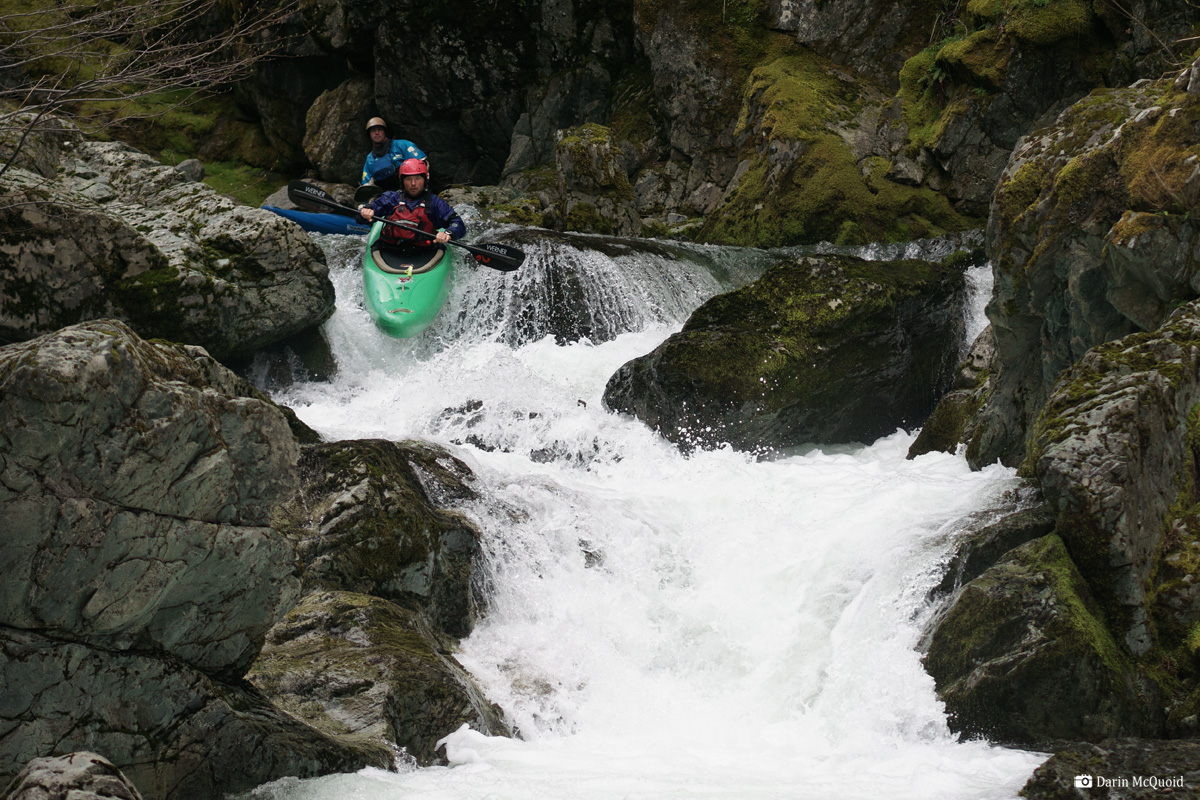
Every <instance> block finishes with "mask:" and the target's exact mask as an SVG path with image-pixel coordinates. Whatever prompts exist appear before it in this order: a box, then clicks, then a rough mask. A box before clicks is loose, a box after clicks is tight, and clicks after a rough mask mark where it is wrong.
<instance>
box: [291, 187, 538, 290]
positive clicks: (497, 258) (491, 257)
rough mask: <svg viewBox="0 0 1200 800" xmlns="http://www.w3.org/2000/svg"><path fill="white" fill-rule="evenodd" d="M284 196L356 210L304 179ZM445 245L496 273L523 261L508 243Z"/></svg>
mask: <svg viewBox="0 0 1200 800" xmlns="http://www.w3.org/2000/svg"><path fill="white" fill-rule="evenodd" d="M288 197H290V198H291V199H292V202H293V203H295V204H296V205H301V204H302V203H305V202H312V203H319V204H321V205H323V206H328V207H329V208H332V209H334V210H335V211H339V212H341V213H343V214H346V215H347V216H351V217H357V216H358V209H354V208H351V207H350V206H344V205H342V204H341V203H339V202H337V201H336V200H334V199H333V198H332V197H331V196H330V195H329V193H328V192H326V191H324V190H322V189H321V188H320V187H319V186H313V185H312V184H311V183H305V182H304V181H291V182H290V183H288ZM377 219H378V218H377ZM379 221H380V222H383V223H386V224H388V225H394V226H396V227H397V228H404V230H406V231H411V232H412V233H415V234H416V235H418V236H424V237H425V238H426V239H434V238H436V237H435V236H434V235H433V234H432V233H426V232H425V231H423V230H419V229H417V228H413V227H410V226H409V225H405V224H403V223H400V222H395V221H393V220H390V219H379ZM449 244H452V245H454V246H455V247H461V248H462V249H463V250H466V251H467V252H468V253H470V254H471V255H472V256H474V257H475V260H476V261H478V262H479V263H480V264H482V265H483V266H485V267H490V268H491V269H494V270H499V271H500V272H512V271H513V270H514V269H516V268H517V267H519V266H521V264H522V262H524V261H525V253H523V252H522V251H520V250H518V249H517V248H515V247H509V246H508V245H504V244H496V243H495V242H485V243H484V244H478V245H473V244H463V243H462V242H456V241H454V240H453V239H452V240H450V242H449Z"/></svg>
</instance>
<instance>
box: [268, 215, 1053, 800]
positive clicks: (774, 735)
mask: <svg viewBox="0 0 1200 800" xmlns="http://www.w3.org/2000/svg"><path fill="white" fill-rule="evenodd" d="M320 238H321V239H322V243H323V245H324V246H325V247H326V249H327V252H328V254H329V262H330V269H331V273H332V277H333V279H334V282H335V284H336V287H337V292H338V301H337V304H338V310H337V312H336V314H335V315H334V317H333V318H332V319H331V320H330V321H329V322H328V323H326V326H325V334H326V337H327V338H328V340H329V342H330V344H331V346H332V348H333V351H334V353H335V355H336V357H337V363H338V369H337V373H336V375H335V376H334V378H333V379H332V380H331V381H328V382H307V383H306V382H300V383H297V384H295V385H293V386H292V387H291V388H289V389H287V390H281V391H279V392H278V393H277V399H279V400H280V401H281V402H284V403H287V404H288V405H291V406H292V407H293V408H295V410H296V412H297V413H298V414H299V415H300V417H301V418H302V419H303V420H304V421H305V422H307V423H308V424H309V425H311V426H312V427H314V428H316V429H317V430H319V431H320V432H321V433H322V434H324V435H325V436H326V437H327V438H337V439H351V438H372V437H382V438H388V439H396V440H399V439H408V438H421V439H428V440H432V441H434V442H437V443H440V444H442V445H443V446H446V447H448V448H449V449H450V450H452V451H453V452H454V453H455V455H456V456H458V457H459V458H461V459H462V460H463V461H465V462H466V463H467V464H468V465H470V467H471V468H472V470H474V472H475V473H476V475H477V477H478V482H477V485H476V488H477V489H478V491H479V493H480V496H481V498H482V499H481V500H479V501H477V502H476V503H475V504H474V505H472V506H470V507H468V508H465V509H463V510H464V511H465V512H466V513H467V514H468V515H469V516H471V517H472V518H473V520H474V521H475V522H476V524H477V525H478V526H479V528H480V529H481V531H482V532H483V535H484V539H485V542H484V548H485V551H486V556H487V563H486V564H485V565H484V568H485V569H486V571H487V578H488V581H487V582H488V584H489V585H490V586H491V587H492V591H491V595H490V597H489V599H488V603H489V606H488V612H487V615H486V617H485V618H483V619H482V620H481V622H480V624H479V625H478V626H477V628H476V630H475V632H474V634H472V635H471V637H470V638H468V639H467V640H466V641H464V642H463V645H462V651H461V653H459V654H458V659H459V661H460V662H461V663H462V664H463V665H464V666H466V667H467V668H468V669H469V670H470V671H471V672H472V673H473V674H474V675H475V677H476V679H477V680H478V681H479V683H480V685H481V686H482V687H483V688H484V690H485V691H486V692H487V694H488V695H489V697H490V698H491V699H492V700H493V701H494V702H496V703H497V704H498V705H499V706H500V707H501V708H503V709H504V711H505V712H506V714H507V715H508V718H509V720H510V722H511V723H512V724H513V725H514V726H515V728H516V729H518V730H519V731H520V734H521V738H519V739H505V738H490V737H485V736H483V735H481V734H478V733H476V732H474V731H471V730H469V729H466V728H464V729H462V730H458V731H447V734H448V736H447V738H446V740H445V752H446V755H447V757H448V759H449V762H450V765H449V766H446V767H432V768H424V769H415V768H408V769H405V770H402V771H401V772H399V773H387V772H382V771H378V770H366V771H363V772H361V773H357V774H353V775H338V776H329V777H325V778H320V779H314V780H307V781H297V780H295V779H285V780H282V781H277V782H275V783H273V784H269V785H267V786H263V787H260V788H259V789H258V790H256V791H255V792H254V793H253V796H254V797H256V798H264V799H269V800H285V799H286V800H300V799H303V800H343V799H344V798H351V797H353V798H367V799H369V800H375V799H376V798H379V799H380V800H382V799H383V798H394V799H395V800H401V798H403V800H418V799H420V800H426V799H430V800H432V799H433V798H438V799H439V800H440V799H443V798H444V799H445V800H468V799H469V798H479V799H480V800H482V798H489V799H492V798H494V799H497V800H499V799H501V798H511V799H512V800H532V799H535V798H554V799H555V800H560V799H561V800H566V799H568V798H569V799H570V800H591V799H593V798H594V799H595V800H601V799H603V800H614V799H615V798H640V799H642V800H658V799H659V798H728V799H730V800H766V799H767V798H814V799H817V798H819V799H820V800H837V799H847V800H848V799H849V798H864V799H865V798H870V799H871V800H876V799H877V798H889V799H890V800H898V799H900V798H912V800H936V799H937V798H945V800H966V799H967V798H995V799H996V800H999V799H1000V798H1015V797H1016V795H1017V792H1018V791H1019V790H1020V788H1021V786H1022V785H1023V784H1024V783H1025V781H1026V780H1027V779H1028V778H1029V776H1030V774H1031V773H1032V771H1033V770H1034V768H1035V767H1036V766H1037V765H1038V764H1039V763H1040V762H1041V761H1042V760H1044V758H1045V756H1044V755H1041V754H1036V753H1026V752H1022V751H1016V750H1007V749H1004V748H999V747H996V746H993V745H991V744H988V743H986V742H978V741H976V742H958V741H957V740H956V738H955V737H954V736H953V735H951V733H950V732H949V730H948V728H947V725H946V721H945V715H944V712H943V709H942V707H941V704H940V703H939V702H938V700H937V698H936V697H935V694H934V687H933V681H932V679H931V678H930V677H929V676H928V675H927V674H926V673H925V672H924V671H923V669H922V667H921V662H920V653H919V652H918V651H919V646H920V637H921V635H922V628H923V624H924V623H925V622H926V621H927V619H928V618H929V616H930V615H931V614H932V613H933V609H931V608H930V607H929V604H928V602H927V600H926V595H927V593H928V590H929V589H930V587H931V586H933V585H934V584H935V583H936V582H937V581H938V580H939V579H940V567H941V565H942V564H944V562H945V560H946V559H947V557H948V555H949V553H950V550H951V548H952V546H953V543H954V541H955V537H956V535H958V534H959V533H960V532H961V529H962V525H963V522H964V520H965V519H966V518H968V517H970V516H971V515H973V514H979V513H981V512H983V511H986V509H988V508H990V507H994V506H995V505H997V504H998V503H1000V502H1001V500H1002V498H1004V497H1005V496H1006V495H1008V494H1011V493H1012V491H1013V490H1014V488H1015V486H1016V478H1015V475H1014V474H1013V472H1012V471H1011V470H1007V469H1003V468H1001V467H999V466H996V467H994V468H990V469H985V470H983V471H981V472H971V471H970V470H969V469H968V468H967V466H966V463H965V461H964V460H963V459H962V458H961V457H954V456H950V455H946V454H930V455H925V456H921V457H920V458H917V459H915V460H912V461H909V460H906V459H905V454H906V451H907V449H908V446H909V444H910V443H911V441H912V439H913V436H914V435H915V432H905V431H897V432H896V433H895V434H893V435H891V436H888V437H885V438H884V439H881V440H880V441H877V442H874V443H872V444H869V445H866V446H861V445H855V446H849V445H848V446H844V447H826V448H820V449H811V450H808V451H804V452H798V453H792V454H789V455H786V456H781V457H779V458H777V459H774V460H768V461H754V460H753V459H751V458H749V457H747V456H745V455H743V454H740V453H736V452H733V451H732V450H728V449H726V450H718V451H712V452H700V453H695V454H693V455H691V456H687V457H685V456H683V455H681V454H680V453H679V452H678V451H677V450H676V449H675V448H674V447H672V446H671V445H669V444H667V443H666V442H665V441H663V440H662V439H660V438H659V437H657V436H656V435H655V434H654V433H653V432H652V431H650V430H649V429H647V428H646V427H645V426H644V425H642V424H641V423H639V422H637V421H635V420H632V419H628V418H623V417H618V416H616V415H613V414H609V413H607V412H606V411H605V410H604V408H603V407H602V403H601V395H602V393H603V390H604V385H605V382H606V381H607V379H608V377H609V376H610V375H612V373H613V372H615V371H616V369H617V368H618V367H620V366H621V365H622V364H623V363H625V362H626V361H628V360H629V359H631V358H634V357H636V356H638V355H641V354H644V353H646V352H649V351H650V350H652V349H653V348H654V347H655V346H657V345H658V344H659V343H660V342H661V341H662V340H664V339H665V338H666V337H667V336H669V335H670V334H671V333H673V332H674V331H677V330H678V329H679V328H680V326H681V325H682V324H683V321H684V320H685V319H686V318H687V316H688V314H689V313H690V312H691V311H692V310H693V309H694V308H695V307H696V306H698V305H699V304H700V303H701V302H703V301H704V300H705V299H706V298H708V297H710V296H712V295H713V294H715V293H717V292H720V291H725V290H727V289H728V288H730V287H732V286H736V285H740V284H741V283H745V282H746V281H748V280H750V279H752V278H753V277H754V276H755V275H757V274H758V273H760V272H761V271H762V270H763V269H764V268H765V267H766V266H767V264H768V263H769V261H770V256H769V255H768V254H763V253H757V252H751V251H737V250H730V249H717V248H702V247H688V248H684V247H676V246H673V245H672V246H666V245H661V246H660V245H650V246H647V247H646V248H640V247H637V246H635V245H633V244H622V243H616V242H607V241H602V240H588V239H571V240H563V241H557V240H549V241H541V240H539V241H536V242H534V243H533V244H530V245H526V244H524V243H523V244H522V247H525V248H526V250H527V252H528V254H529V257H528V259H527V261H526V262H525V264H524V266H522V268H521V269H520V270H518V271H517V272H514V273H508V274H501V273H498V272H493V271H490V270H486V269H481V268H480V269H473V268H471V267H469V266H464V267H461V268H458V274H457V276H456V288H455V291H454V293H453V295H452V296H451V299H450V301H449V304H448V305H447V307H446V309H445V310H444V311H443V313H442V316H441V318H440V319H439V320H438V321H437V322H436V323H435V324H434V326H433V327H432V328H430V329H429V330H428V331H427V332H426V333H425V334H424V335H423V336H422V337H420V338H419V339H417V340H414V341H395V340H391V339H388V338H386V337H385V336H383V335H382V334H380V333H379V332H377V331H376V330H374V329H373V327H372V325H371V323H370V320H369V319H368V318H367V315H366V313H365V312H364V311H363V309H362V307H361V295H362V289H361V285H360V276H359V267H358V264H359V259H360V257H361V248H362V242H361V240H355V239H350V238H344V237H334V236H328V237H320ZM976 277H978V276H976ZM981 302H982V300H979V301H978V303H981ZM970 313H971V314H972V315H973V320H974V321H973V322H972V324H971V326H970V327H972V334H973V333H975V332H977V331H978V329H979V328H980V327H981V323H980V322H979V320H980V319H981V317H982V315H981V312H980V310H979V308H975V309H973V310H971V311H970Z"/></svg>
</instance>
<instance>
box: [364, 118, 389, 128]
mask: <svg viewBox="0 0 1200 800" xmlns="http://www.w3.org/2000/svg"><path fill="white" fill-rule="evenodd" d="M386 127H387V123H386V122H384V121H383V118H382V117H371V118H370V119H369V120H367V130H371V128H386Z"/></svg>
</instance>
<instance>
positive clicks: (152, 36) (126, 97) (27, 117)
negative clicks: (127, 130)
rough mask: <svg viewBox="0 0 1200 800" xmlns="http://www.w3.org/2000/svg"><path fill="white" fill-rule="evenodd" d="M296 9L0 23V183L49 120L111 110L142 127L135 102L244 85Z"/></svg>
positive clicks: (215, 9)
mask: <svg viewBox="0 0 1200 800" xmlns="http://www.w3.org/2000/svg"><path fill="white" fill-rule="evenodd" d="M295 9H296V0H279V2H276V3H271V2H266V3H252V2H238V0H132V2H124V3H122V2H114V0H102V2H100V3H98V4H96V3H72V2H61V3H52V2H47V3H46V4H45V8H44V9H43V10H38V11H28V12H21V13H15V14H9V15H6V16H5V17H4V18H3V19H2V20H0V159H3V163H0V176H2V175H3V174H4V173H5V172H6V171H7V170H8V169H10V168H11V166H12V164H13V163H14V161H15V159H16V157H17V155H18V153H19V152H20V151H21V149H22V148H23V147H24V146H25V145H26V144H27V141H28V137H29V135H30V134H31V133H32V132H34V131H35V130H38V129H39V128H40V126H41V125H42V123H43V122H44V120H45V118H46V117H47V116H48V115H53V116H57V117H66V118H74V117H77V116H79V115H80V114H82V113H83V112H84V110H85V109H87V108H89V107H91V108H97V109H99V108H103V109H115V111H114V112H113V114H114V119H113V121H120V120H125V121H127V120H129V119H132V118H138V117H142V118H144V117H145V116H146V115H145V114H139V113H138V112H135V111H133V110H132V108H131V104H132V103H133V101H136V100H139V99H143V98H146V97H150V96H154V95H163V94H165V93H168V92H172V91H177V90H208V89H213V88H218V87H222V86H228V85H229V84H231V83H232V82H234V81H236V80H237V79H239V78H242V77H244V76H245V75H247V74H249V72H250V70H251V69H252V68H253V67H254V65H255V64H257V63H258V62H260V61H262V60H263V59H266V58H270V57H272V56H273V55H276V54H277V53H278V52H279V51H280V50H281V49H282V47H283V46H284V44H285V42H284V41H283V40H281V39H280V38H278V36H276V35H275V34H274V33H273V31H274V30H275V29H277V26H279V25H280V23H282V22H283V21H284V19H285V18H286V17H287V16H288V15H289V14H291V13H292V12H293V11H294V10H295ZM179 102H186V100H183V101H179ZM172 105H174V104H172ZM157 113H162V112H157ZM5 151H7V152H5Z"/></svg>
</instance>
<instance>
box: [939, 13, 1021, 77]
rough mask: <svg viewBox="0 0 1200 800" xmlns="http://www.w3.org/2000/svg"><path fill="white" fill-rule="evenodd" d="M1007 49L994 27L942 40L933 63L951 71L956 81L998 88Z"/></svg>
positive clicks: (1003, 71)
mask: <svg viewBox="0 0 1200 800" xmlns="http://www.w3.org/2000/svg"><path fill="white" fill-rule="evenodd" d="M1010 54H1011V49H1010V48H1009V47H1007V46H1006V45H1004V44H1002V42H1001V36H1000V32H999V31H997V30H996V29H995V28H986V29H984V30H981V31H975V32H974V33H971V34H969V35H967V36H964V37H962V38H960V39H954V40H951V41H949V42H946V43H945V44H944V45H943V46H942V47H941V48H940V49H939V50H938V52H937V57H936V59H935V64H938V65H939V68H941V69H948V70H952V71H954V74H955V75H956V76H958V82H959V83H967V84H974V85H979V86H983V87H986V88H988V89H999V88H1000V86H1001V85H1002V84H1003V83H1004V76H1005V75H1006V74H1007V73H1008V59H1009V56H1010Z"/></svg>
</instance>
